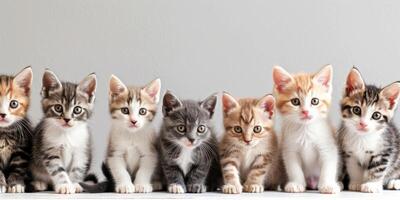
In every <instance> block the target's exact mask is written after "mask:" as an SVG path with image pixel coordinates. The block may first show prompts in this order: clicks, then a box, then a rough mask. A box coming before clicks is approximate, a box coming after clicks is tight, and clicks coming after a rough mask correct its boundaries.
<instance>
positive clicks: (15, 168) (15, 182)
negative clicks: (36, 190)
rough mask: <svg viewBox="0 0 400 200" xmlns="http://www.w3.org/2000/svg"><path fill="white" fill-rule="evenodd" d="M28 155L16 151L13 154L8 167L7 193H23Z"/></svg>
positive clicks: (21, 151)
mask: <svg viewBox="0 0 400 200" xmlns="http://www.w3.org/2000/svg"><path fill="white" fill-rule="evenodd" d="M28 159H29V155H28V154H27V153H26V152H25V151H23V150H18V151H16V152H14V153H13V155H12V156H11V160H10V165H9V169H10V172H9V175H8V178H7V183H8V188H7V191H8V192H9V193H23V192H25V182H24V181H25V177H26V172H27V171H28Z"/></svg>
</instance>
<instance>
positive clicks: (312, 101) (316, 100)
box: [311, 98, 319, 106]
mask: <svg viewBox="0 0 400 200" xmlns="http://www.w3.org/2000/svg"><path fill="white" fill-rule="evenodd" d="M311 104H312V105H314V106H316V105H318V104H319V99H318V98H312V99H311Z"/></svg>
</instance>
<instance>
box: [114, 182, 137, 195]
mask: <svg viewBox="0 0 400 200" xmlns="http://www.w3.org/2000/svg"><path fill="white" fill-rule="evenodd" d="M115 192H116V193H122V194H131V193H134V192H135V186H134V185H133V184H132V183H127V184H118V185H117V186H115Z"/></svg>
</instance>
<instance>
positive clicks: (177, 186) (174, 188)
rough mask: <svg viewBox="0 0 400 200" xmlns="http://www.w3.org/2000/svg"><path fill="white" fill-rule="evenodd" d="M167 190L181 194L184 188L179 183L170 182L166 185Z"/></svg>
mask: <svg viewBox="0 0 400 200" xmlns="http://www.w3.org/2000/svg"><path fill="white" fill-rule="evenodd" d="M168 192H169V193H173V194H183V193H185V189H184V188H183V186H182V185H180V184H170V185H169V186H168Z"/></svg>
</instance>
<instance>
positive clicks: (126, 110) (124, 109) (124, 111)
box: [121, 107, 129, 115]
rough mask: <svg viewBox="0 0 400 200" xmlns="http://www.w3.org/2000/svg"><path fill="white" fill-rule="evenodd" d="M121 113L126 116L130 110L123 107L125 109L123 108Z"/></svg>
mask: <svg viewBox="0 0 400 200" xmlns="http://www.w3.org/2000/svg"><path fill="white" fill-rule="evenodd" d="M121 112H122V114H124V115H129V108H127V107H123V108H121Z"/></svg>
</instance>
